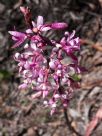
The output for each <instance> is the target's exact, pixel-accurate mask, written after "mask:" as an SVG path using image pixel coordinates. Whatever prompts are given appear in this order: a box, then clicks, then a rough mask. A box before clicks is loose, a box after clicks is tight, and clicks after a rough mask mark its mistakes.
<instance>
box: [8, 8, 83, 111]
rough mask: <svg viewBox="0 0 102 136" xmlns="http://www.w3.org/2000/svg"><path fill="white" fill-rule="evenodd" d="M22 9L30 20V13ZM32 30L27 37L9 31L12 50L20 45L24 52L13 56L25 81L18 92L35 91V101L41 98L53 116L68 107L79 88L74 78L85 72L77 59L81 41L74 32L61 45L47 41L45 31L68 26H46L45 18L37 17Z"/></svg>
mask: <svg viewBox="0 0 102 136" xmlns="http://www.w3.org/2000/svg"><path fill="white" fill-rule="evenodd" d="M20 9H21V11H22V12H23V14H24V15H25V17H26V19H27V16H28V15H29V14H27V15H26V13H29V11H28V9H27V8H24V7H21V8H20ZM28 19H29V16H28ZM28 23H29V21H28ZM30 26H31V27H30V28H29V29H27V30H26V31H25V32H24V33H22V32H17V31H9V33H10V34H11V35H12V39H13V40H14V41H15V42H16V43H15V44H14V46H13V48H16V47H19V46H20V45H21V44H23V48H24V50H23V52H17V53H15V55H14V59H15V60H16V61H17V62H18V67H19V73H20V76H21V77H22V79H23V80H22V84H21V85H20V86H19V89H26V88H32V90H34V94H33V95H32V98H38V97H41V96H42V97H43V99H44V105H45V106H49V107H50V108H51V114H53V113H54V112H55V110H56V108H57V107H59V106H60V105H63V106H64V107H65V108H66V107H67V106H68V104H69V100H70V99H71V97H72V94H73V89H74V88H77V87H78V86H79V84H78V82H77V81H75V80H74V79H73V78H72V76H73V75H74V74H78V73H80V72H81V71H82V68H81V67H80V66H79V65H78V59H77V57H76V56H75V52H76V51H79V50H80V40H79V38H78V37H77V38H75V31H73V32H72V33H71V34H70V33H69V32H65V34H64V36H63V38H62V39H61V40H60V41H59V42H58V41H57V42H56V41H55V40H49V39H48V38H47V37H44V36H43V31H48V30H51V29H53V30H61V29H65V28H67V24H66V23H63V22H58V23H50V24H43V17H42V16H38V18H37V23H35V22H34V21H31V22H30Z"/></svg>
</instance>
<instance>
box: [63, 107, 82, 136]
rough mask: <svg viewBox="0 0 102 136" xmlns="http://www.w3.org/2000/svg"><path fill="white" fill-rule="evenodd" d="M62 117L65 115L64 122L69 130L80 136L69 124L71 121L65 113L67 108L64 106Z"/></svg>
mask: <svg viewBox="0 0 102 136" xmlns="http://www.w3.org/2000/svg"><path fill="white" fill-rule="evenodd" d="M64 117H65V120H66V124H67V127H68V129H69V130H71V131H72V132H74V133H75V134H76V135H77V136H82V135H81V134H79V132H77V131H76V130H75V129H74V128H73V126H72V125H71V121H70V120H69V118H68V114H67V109H66V108H64Z"/></svg>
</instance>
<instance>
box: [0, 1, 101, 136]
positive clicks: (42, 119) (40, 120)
mask: <svg viewBox="0 0 102 136" xmlns="http://www.w3.org/2000/svg"><path fill="white" fill-rule="evenodd" d="M20 6H29V7H30V8H31V11H32V15H33V20H36V17H37V16H38V15H43V16H44V18H45V21H49V22H54V21H64V22H67V23H68V25H69V27H68V31H70V32H71V31H72V30H73V29H75V30H76V34H77V36H79V37H80V38H81V39H82V45H81V52H80V54H79V55H78V56H79V61H80V64H81V65H82V66H84V67H86V68H87V69H88V72H86V73H85V74H83V75H81V88H80V89H79V90H75V93H74V97H73V99H72V100H71V101H70V105H69V107H68V117H69V121H70V125H71V126H72V127H73V128H74V129H75V130H76V131H78V132H79V133H80V134H81V135H82V136H84V134H85V130H86V127H87V125H88V123H89V122H90V121H91V120H92V118H93V117H94V116H95V114H96V112H97V110H98V109H99V108H100V107H101V106H102V0H0V136H76V134H75V133H74V132H73V130H72V129H68V127H67V126H66V122H65V118H64V114H63V109H58V113H57V114H55V115H53V116H52V117H51V116H50V114H49V113H50V112H49V110H48V109H45V108H44V107H43V105H42V104H41V103H42V100H36V101H32V100H31V98H30V93H31V90H26V91H24V90H22V91H19V90H18V89H17V87H18V85H19V84H20V80H21V79H20V78H19V76H18V70H17V64H16V63H15V61H14V60H13V54H14V52H15V51H16V50H12V49H11V46H12V44H13V42H12V40H11V38H10V35H9V34H8V31H9V30H13V29H14V27H15V28H16V29H17V30H18V31H22V30H24V29H25V23H24V19H23V15H22V14H21V13H20V10H19V7H20ZM62 33H63V32H56V33H53V32H49V33H48V34H47V36H49V37H50V38H56V39H58V38H59V37H60V36H61V35H60V34H62ZM92 136H102V123H101V122H100V123H99V124H98V125H97V127H96V128H95V129H94V131H93V133H92Z"/></svg>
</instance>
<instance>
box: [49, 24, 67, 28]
mask: <svg viewBox="0 0 102 136" xmlns="http://www.w3.org/2000/svg"><path fill="white" fill-rule="evenodd" d="M67 27H68V25H67V24H66V23H62V22H61V23H60V22H59V23H52V24H51V28H52V29H65V28H67Z"/></svg>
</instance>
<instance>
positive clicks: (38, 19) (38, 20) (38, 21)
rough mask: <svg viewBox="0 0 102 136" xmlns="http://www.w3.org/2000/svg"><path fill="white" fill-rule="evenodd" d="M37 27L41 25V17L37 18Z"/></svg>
mask: <svg viewBox="0 0 102 136" xmlns="http://www.w3.org/2000/svg"><path fill="white" fill-rule="evenodd" d="M39 25H43V17H42V16H38V18H37V27H38V26H39Z"/></svg>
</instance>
